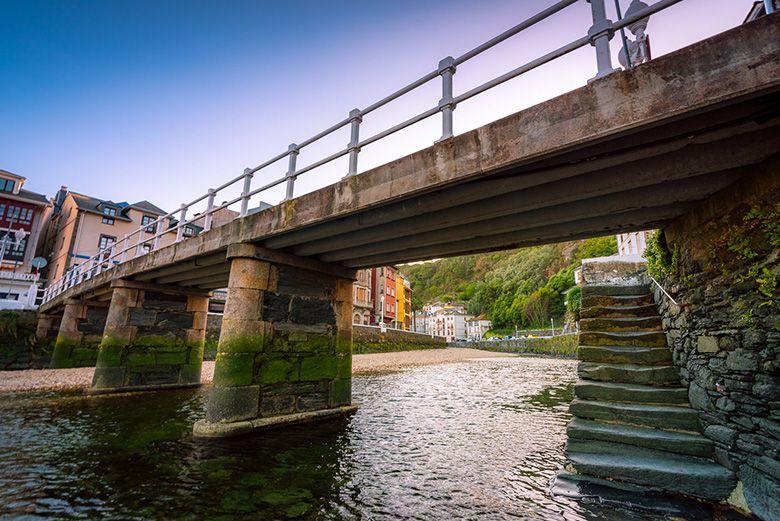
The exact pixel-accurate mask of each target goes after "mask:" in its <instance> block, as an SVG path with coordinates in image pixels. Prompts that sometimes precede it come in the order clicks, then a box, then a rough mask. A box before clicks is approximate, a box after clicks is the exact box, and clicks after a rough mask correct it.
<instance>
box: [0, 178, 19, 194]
mask: <svg viewBox="0 0 780 521" xmlns="http://www.w3.org/2000/svg"><path fill="white" fill-rule="evenodd" d="M14 184H16V182H15V181H12V180H11V179H3V178H0V191H2V192H13V191H14Z"/></svg>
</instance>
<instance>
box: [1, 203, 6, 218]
mask: <svg viewBox="0 0 780 521" xmlns="http://www.w3.org/2000/svg"><path fill="white" fill-rule="evenodd" d="M4 215H5V203H0V219H2V218H3V216H4Z"/></svg>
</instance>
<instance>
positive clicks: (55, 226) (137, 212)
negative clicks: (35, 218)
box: [45, 186, 200, 283]
mask: <svg viewBox="0 0 780 521" xmlns="http://www.w3.org/2000/svg"><path fill="white" fill-rule="evenodd" d="M52 203H53V210H52V213H51V218H50V219H49V220H48V222H47V223H46V239H45V256H46V258H47V260H48V261H49V265H48V269H47V271H46V278H47V280H48V282H49V283H51V282H54V281H56V280H58V279H59V278H60V277H62V276H63V275H64V274H65V272H66V271H67V270H69V269H70V268H71V267H73V266H77V265H79V264H81V263H82V262H84V261H86V260H88V259H89V258H90V257H92V256H94V255H95V254H96V253H97V252H98V250H103V249H105V248H109V247H111V246H114V245H119V242H120V241H123V238H124V236H125V235H129V234H131V233H132V232H134V231H136V230H137V229H138V228H140V227H141V226H143V225H145V224H149V227H148V228H146V229H145V230H144V237H143V238H142V239H141V240H137V239H136V240H134V241H133V242H137V243H138V245H137V247H136V248H135V249H134V250H131V251H130V252H128V254H127V255H130V256H138V255H142V254H144V253H146V252H148V251H150V250H151V249H152V246H153V245H152V238H153V237H154V235H155V234H156V233H157V226H159V224H162V225H164V226H165V227H166V229H167V228H171V227H172V226H174V225H175V220H173V219H167V220H166V221H163V222H162V223H159V224H158V225H154V224H151V223H154V221H156V220H157V219H158V218H160V217H161V216H163V215H166V213H167V212H165V210H162V209H161V208H159V207H157V206H155V205H154V204H152V203H150V202H149V201H139V202H137V203H134V204H129V203H126V202H121V203H115V202H113V201H111V200H105V199H98V198H96V197H90V196H88V195H84V194H80V193H76V192H71V191H69V190H68V188H67V187H65V186H63V187H62V188H61V189H60V190H59V191H58V192H57V195H56V196H55V197H54V199H53V201H52ZM199 231H200V228H199V227H198V226H197V225H196V224H192V225H189V226H186V227H184V230H183V234H184V236H185V237H188V236H194V235H196V234H197V233H198V232H199ZM136 237H137V236H136ZM144 239H146V240H144ZM175 240H176V233H174V232H170V233H165V234H163V235H161V236H160V238H159V240H158V246H166V245H168V244H171V243H173V242H174V241H175ZM131 244H132V243H131Z"/></svg>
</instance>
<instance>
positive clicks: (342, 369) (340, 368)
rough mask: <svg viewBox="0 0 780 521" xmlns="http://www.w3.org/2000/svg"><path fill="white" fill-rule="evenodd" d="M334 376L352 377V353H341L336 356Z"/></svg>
mask: <svg viewBox="0 0 780 521" xmlns="http://www.w3.org/2000/svg"><path fill="white" fill-rule="evenodd" d="M336 376H337V377H338V378H352V355H351V354H343V355H339V356H337V357H336Z"/></svg>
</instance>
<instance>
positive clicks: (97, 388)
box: [92, 279, 209, 393]
mask: <svg viewBox="0 0 780 521" xmlns="http://www.w3.org/2000/svg"><path fill="white" fill-rule="evenodd" d="M112 289H113V292H112V294H111V305H110V307H109V310H108V317H107V319H106V327H105V331H104V333H103V338H102V341H101V343H100V351H99V353H98V358H97V365H96V367H95V376H94V378H93V380H92V392H96V393H105V392H117V391H132V390H148V389H164V388H171V387H189V386H195V385H200V369H201V365H202V363H203V344H204V341H205V337H206V315H207V312H208V298H209V292H208V291H204V290H197V289H191V288H181V287H175V286H163V285H156V284H148V283H139V282H132V281H126V280H121V279H120V280H116V281H114V282H113V283H112Z"/></svg>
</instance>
